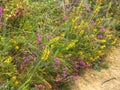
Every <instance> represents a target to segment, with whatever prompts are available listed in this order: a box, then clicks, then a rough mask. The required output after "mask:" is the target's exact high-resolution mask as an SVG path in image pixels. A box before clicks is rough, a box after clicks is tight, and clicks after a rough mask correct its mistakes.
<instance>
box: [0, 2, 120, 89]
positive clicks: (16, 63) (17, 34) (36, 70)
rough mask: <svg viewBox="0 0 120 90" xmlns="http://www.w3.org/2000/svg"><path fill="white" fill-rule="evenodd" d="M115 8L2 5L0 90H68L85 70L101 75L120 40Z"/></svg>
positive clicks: (90, 4)
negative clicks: (112, 50)
mask: <svg viewBox="0 0 120 90" xmlns="http://www.w3.org/2000/svg"><path fill="white" fill-rule="evenodd" d="M119 3H120V2H119V0H71V1H69V0H65V1H64V0H2V1H1V0H0V90H70V88H71V84H72V83H73V82H74V80H76V79H77V78H78V76H79V75H80V74H81V73H82V72H83V71H85V68H94V69H96V70H99V71H100V69H101V68H100V67H101V66H104V65H103V58H104V57H105V55H106V54H107V53H108V51H109V50H111V48H112V46H114V45H115V44H116V42H117V40H118V36H120V32H119V31H120V4H119ZM104 64H105V63H104ZM86 73H87V72H86Z"/></svg>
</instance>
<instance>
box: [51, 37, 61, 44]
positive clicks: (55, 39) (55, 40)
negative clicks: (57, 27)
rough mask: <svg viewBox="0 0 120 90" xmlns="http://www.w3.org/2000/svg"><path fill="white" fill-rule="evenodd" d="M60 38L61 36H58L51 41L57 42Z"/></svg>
mask: <svg viewBox="0 0 120 90" xmlns="http://www.w3.org/2000/svg"><path fill="white" fill-rule="evenodd" d="M59 39H60V37H56V38H53V39H51V40H50V43H54V42H57V41H58V40H59Z"/></svg>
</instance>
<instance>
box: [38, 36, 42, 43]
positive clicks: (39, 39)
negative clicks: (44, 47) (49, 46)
mask: <svg viewBox="0 0 120 90" xmlns="http://www.w3.org/2000/svg"><path fill="white" fill-rule="evenodd" d="M41 41H42V38H41V36H40V35H38V36H37V44H40V42H41Z"/></svg>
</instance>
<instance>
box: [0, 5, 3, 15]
mask: <svg viewBox="0 0 120 90" xmlns="http://www.w3.org/2000/svg"><path fill="white" fill-rule="evenodd" d="M2 11H3V9H2V8H1V7H0V17H2Z"/></svg>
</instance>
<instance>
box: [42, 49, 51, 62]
mask: <svg viewBox="0 0 120 90" xmlns="http://www.w3.org/2000/svg"><path fill="white" fill-rule="evenodd" d="M49 54H50V50H49V49H47V48H46V49H45V50H44V52H43V56H42V58H41V59H42V60H47V59H48V56H49Z"/></svg>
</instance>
